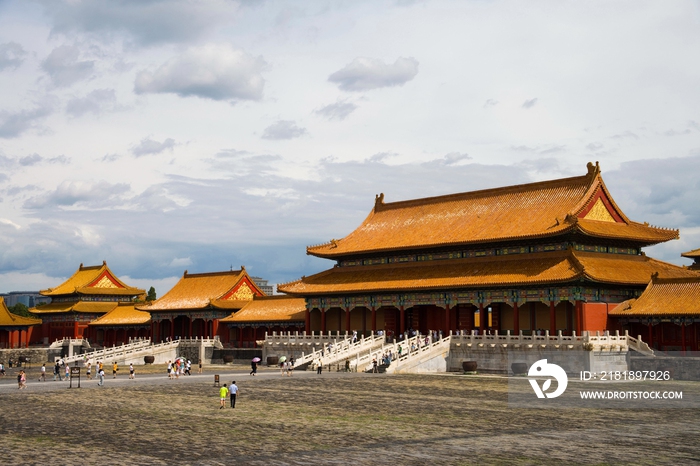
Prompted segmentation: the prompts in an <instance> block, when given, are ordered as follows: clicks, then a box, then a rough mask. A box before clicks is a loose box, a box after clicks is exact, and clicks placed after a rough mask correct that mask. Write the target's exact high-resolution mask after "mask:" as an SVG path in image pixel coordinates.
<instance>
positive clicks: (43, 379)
mask: <svg viewBox="0 0 700 466" xmlns="http://www.w3.org/2000/svg"><path fill="white" fill-rule="evenodd" d="M39 381H40V382H46V364H42V365H41V375H40V376H39Z"/></svg>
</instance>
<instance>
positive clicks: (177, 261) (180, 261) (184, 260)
mask: <svg viewBox="0 0 700 466" xmlns="http://www.w3.org/2000/svg"><path fill="white" fill-rule="evenodd" d="M190 265H192V259H190V258H189V257H176V258H174V259H173V260H172V261H170V264H169V265H168V266H169V267H187V266H190Z"/></svg>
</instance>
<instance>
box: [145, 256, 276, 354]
mask: <svg viewBox="0 0 700 466" xmlns="http://www.w3.org/2000/svg"><path fill="white" fill-rule="evenodd" d="M255 296H265V293H263V291H262V290H260V288H258V286H257V285H256V284H255V282H254V281H253V279H252V278H251V277H250V276H249V275H248V273H247V272H246V270H245V267H241V270H231V271H227V272H209V273H188V272H187V270H185V273H184V274H183V276H182V278H181V279H180V281H178V282H177V283H176V284H175V286H174V287H173V288H172V289H171V290H170V291H168V292H167V293H166V294H165V295H163V296H162V297H161V298H159V299H157V300H155V301H153V302H152V303H150V304H144V305H141V306H137V309H138V310H140V311H146V312H148V313H149V314H150V315H151V332H150V335H151V338H152V339H153V341H162V340H166V339H171V340H173V339H176V338H195V337H197V338H213V337H216V336H218V337H219V338H220V339H221V341H222V343H225V344H227V343H229V341H230V340H231V336H230V334H229V329H228V328H227V327H226V326H222V327H220V326H219V321H220V320H221V319H223V318H224V317H228V316H229V315H230V314H231V313H233V312H235V311H238V310H239V309H241V308H243V307H244V306H245V305H246V304H248V303H249V302H250V301H252V300H253V297H255Z"/></svg>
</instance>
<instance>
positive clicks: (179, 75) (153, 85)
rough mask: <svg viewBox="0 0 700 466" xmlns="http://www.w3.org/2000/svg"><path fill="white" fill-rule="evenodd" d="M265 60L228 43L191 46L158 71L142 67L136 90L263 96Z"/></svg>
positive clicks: (222, 96) (218, 97)
mask: <svg viewBox="0 0 700 466" xmlns="http://www.w3.org/2000/svg"><path fill="white" fill-rule="evenodd" d="M264 68H265V62H264V60H263V59H262V58H261V57H253V56H252V55H249V54H248V53H246V52H244V51H243V50H240V49H236V48H234V47H232V46H231V45H229V44H218V45H217V44H208V45H204V46H201V47H191V48H189V49H187V50H186V51H185V52H184V53H183V54H181V55H180V56H177V57H175V58H171V59H170V60H168V61H167V62H165V63H164V64H162V65H161V66H160V67H159V68H158V69H157V70H155V71H141V72H140V73H138V74H137V76H136V82H135V84H134V91H135V92H136V93H138V94H144V93H172V94H177V95H179V96H180V97H188V96H196V97H201V98H205V99H212V100H227V101H238V100H260V99H261V98H262V95H263V88H264V87H265V80H264V79H263V77H262V71H263V69H264Z"/></svg>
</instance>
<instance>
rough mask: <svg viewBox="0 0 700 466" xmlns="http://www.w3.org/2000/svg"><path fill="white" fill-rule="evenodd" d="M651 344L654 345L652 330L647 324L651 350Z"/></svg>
mask: <svg viewBox="0 0 700 466" xmlns="http://www.w3.org/2000/svg"><path fill="white" fill-rule="evenodd" d="M652 343H654V332H653V330H652V327H651V324H649V347H650V348H653V346H651V345H652Z"/></svg>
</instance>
